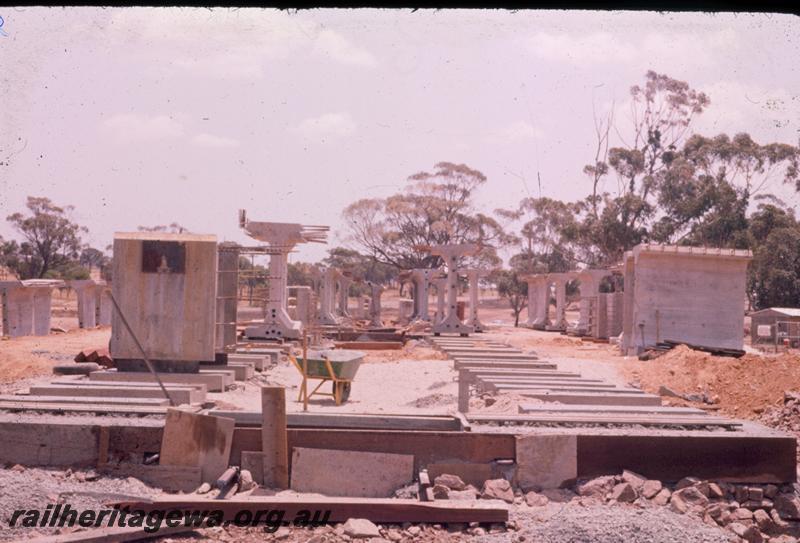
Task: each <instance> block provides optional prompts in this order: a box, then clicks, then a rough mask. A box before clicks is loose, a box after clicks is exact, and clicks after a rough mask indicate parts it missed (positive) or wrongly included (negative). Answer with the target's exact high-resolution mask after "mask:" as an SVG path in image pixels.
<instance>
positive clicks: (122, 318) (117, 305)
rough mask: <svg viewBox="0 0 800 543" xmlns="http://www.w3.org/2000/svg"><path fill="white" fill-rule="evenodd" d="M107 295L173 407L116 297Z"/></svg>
mask: <svg viewBox="0 0 800 543" xmlns="http://www.w3.org/2000/svg"><path fill="white" fill-rule="evenodd" d="M108 296H109V297H110V298H111V303H113V304H114V309H116V310H117V314H118V315H119V318H120V320H121V321H122V324H123V325H124V326H125V329H126V330H128V333H129V334H130V335H131V337H132V338H133V342H134V343H135V344H136V347H138V349H139V352H140V353H142V358H143V359H144V363H145V364H147V369H149V370H150V373H152V374H153V377H155V379H156V381H157V382H158V386H160V387H161V391H162V392H163V393H164V396H165V397H166V398H167V400H168V401H169V405H170V406H172V407H175V402H174V401H173V400H172V398H171V397H170V395H169V393H168V392H167V389H166V388H165V387H164V383H162V382H161V378H160V377H159V376H158V373H156V370H155V368H154V367H153V364H151V363H150V359H149V358H147V354H146V353H145V352H144V347H142V344H141V343H139V338H137V337H136V334H134V333H133V330H132V329H131V326H130V325H129V324H128V320H127V319H126V318H125V315H124V314H123V313H122V310H121V309H120V308H119V304H118V303H117V300H116V298H114V294H112V293H111V291H109V292H108Z"/></svg>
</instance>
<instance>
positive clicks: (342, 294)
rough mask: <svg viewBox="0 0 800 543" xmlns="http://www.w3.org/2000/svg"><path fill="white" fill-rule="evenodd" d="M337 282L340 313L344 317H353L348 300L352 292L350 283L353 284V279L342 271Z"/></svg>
mask: <svg viewBox="0 0 800 543" xmlns="http://www.w3.org/2000/svg"><path fill="white" fill-rule="evenodd" d="M336 284H337V286H338V289H339V290H338V291H337V294H338V299H339V307H338V313H339V315H341V316H342V317H351V315H350V311H348V309H347V301H348V299H349V294H350V285H352V284H353V280H352V279H351V278H350V277H348V276H347V275H345V274H344V273H342V272H340V273H339V277H338V279H337V281H336Z"/></svg>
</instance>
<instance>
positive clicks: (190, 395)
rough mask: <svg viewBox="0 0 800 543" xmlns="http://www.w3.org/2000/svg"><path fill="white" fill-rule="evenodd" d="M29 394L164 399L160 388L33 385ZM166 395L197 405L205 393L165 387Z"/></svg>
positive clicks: (175, 399) (179, 402)
mask: <svg viewBox="0 0 800 543" xmlns="http://www.w3.org/2000/svg"><path fill="white" fill-rule="evenodd" d="M30 393H31V394H33V395H38V396H54V397H56V396H69V397H86V398H164V392H163V391H162V390H161V388H160V387H158V386H154V387H142V386H137V387H117V386H115V387H104V386H94V387H86V386H69V385H34V386H31V387H30ZM167 393H168V394H169V395H170V397H171V398H172V401H174V402H175V403H176V404H178V405H181V404H187V403H198V402H202V401H204V400H205V393H203V392H201V391H198V390H197V389H193V388H176V387H167Z"/></svg>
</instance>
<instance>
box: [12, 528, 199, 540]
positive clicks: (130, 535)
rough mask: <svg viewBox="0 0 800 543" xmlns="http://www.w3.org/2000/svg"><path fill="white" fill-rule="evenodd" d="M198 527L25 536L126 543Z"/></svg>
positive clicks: (183, 531) (45, 538)
mask: <svg viewBox="0 0 800 543" xmlns="http://www.w3.org/2000/svg"><path fill="white" fill-rule="evenodd" d="M197 528H199V526H198V527H195V526H176V527H174V528H169V527H166V526H164V527H162V528H159V529H158V530H152V529H150V528H147V527H146V526H145V527H141V528H136V527H133V528H129V527H127V526H126V527H124V528H119V527H115V528H94V529H91V530H81V531H79V532H72V533H65V534H58V535H51V536H39V537H32V538H25V541H26V542H27V543H124V542H126V541H141V540H143V539H152V538H161V537H166V536H168V535H177V534H185V533H187V532H191V531H192V530H196V529H197Z"/></svg>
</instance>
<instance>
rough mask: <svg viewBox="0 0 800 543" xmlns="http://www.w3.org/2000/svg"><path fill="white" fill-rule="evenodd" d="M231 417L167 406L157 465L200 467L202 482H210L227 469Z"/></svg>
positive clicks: (232, 424)
mask: <svg viewBox="0 0 800 543" xmlns="http://www.w3.org/2000/svg"><path fill="white" fill-rule="evenodd" d="M234 424H235V422H234V420H233V419H226V418H222V417H214V416H210V415H198V414H196V413H187V412H185V411H181V410H179V409H168V410H167V417H166V421H165V423H164V436H163V438H162V440H161V452H160V459H159V464H160V465H162V466H187V467H199V468H200V473H201V479H202V481H203V482H206V483H211V484H213V483H214V482H215V481H216V480H217V478H218V477H219V476H220V475H222V472H223V471H225V470H226V469H227V468H228V461H229V459H230V454H231V444H232V443H233V427H234Z"/></svg>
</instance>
